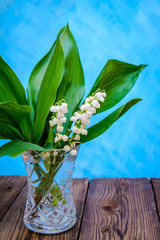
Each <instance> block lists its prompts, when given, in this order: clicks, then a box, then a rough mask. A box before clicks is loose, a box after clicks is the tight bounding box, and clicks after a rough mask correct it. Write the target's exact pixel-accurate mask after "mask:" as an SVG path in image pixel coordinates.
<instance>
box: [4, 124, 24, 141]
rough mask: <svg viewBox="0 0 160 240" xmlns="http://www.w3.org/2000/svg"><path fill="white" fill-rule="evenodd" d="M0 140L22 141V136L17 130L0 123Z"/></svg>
mask: <svg viewBox="0 0 160 240" xmlns="http://www.w3.org/2000/svg"><path fill="white" fill-rule="evenodd" d="M0 139H10V140H12V139H23V136H22V135H21V133H20V132H19V130H18V129H17V128H14V127H13V126H11V125H9V124H6V123H0Z"/></svg>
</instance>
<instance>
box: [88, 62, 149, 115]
mask: <svg viewBox="0 0 160 240" xmlns="http://www.w3.org/2000/svg"><path fill="white" fill-rule="evenodd" d="M146 66H147V65H139V66H137V65H133V64H129V63H125V62H121V61H118V60H114V59H113V60H109V61H108V62H107V64H106V65H105V66H104V68H103V69H102V71H101V73H100V75H99V76H98V78H97V80H96V82H95V84H94V85H93V87H92V89H91V91H90V93H89V95H91V93H92V92H95V91H96V90H97V89H98V88H100V89H101V90H103V89H104V90H105V91H106V93H107V97H106V99H105V102H104V103H101V108H100V109H98V110H97V113H100V112H103V111H105V110H107V109H110V108H112V107H113V106H115V105H116V104H117V103H118V102H120V101H121V100H122V99H123V98H124V97H125V96H126V94H127V93H128V92H129V91H130V90H131V89H132V87H133V86H134V84H135V82H136V80H137V78H138V75H139V74H140V72H141V71H142V70H143V69H144V68H145V67H146Z"/></svg>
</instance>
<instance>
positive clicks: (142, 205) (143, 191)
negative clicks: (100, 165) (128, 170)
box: [120, 178, 160, 240]
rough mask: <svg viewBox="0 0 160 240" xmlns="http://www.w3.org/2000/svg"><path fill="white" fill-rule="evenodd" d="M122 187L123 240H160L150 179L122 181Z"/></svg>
mask: <svg viewBox="0 0 160 240" xmlns="http://www.w3.org/2000/svg"><path fill="white" fill-rule="evenodd" d="M120 186H121V192H122V237H123V239H124V240H128V239H141V240H151V239H152V240H158V239H160V223H159V219H158V214H157V210H156V205H155V200H154V194H153V191H152V186H151V184H150V181H149V179H147V178H141V179H122V180H121V181H120Z"/></svg>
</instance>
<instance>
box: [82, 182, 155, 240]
mask: <svg viewBox="0 0 160 240" xmlns="http://www.w3.org/2000/svg"><path fill="white" fill-rule="evenodd" d="M101 239H102V240H111V239H115V240H119V239H123V240H158V239H160V223H159V219H158V214H157V211H156V205H155V201H154V194H153V191H152V187H151V184H150V182H149V180H148V179H147V178H143V179H93V180H92V181H91V184H90V187H89V192H88V198H87V202H86V206H85V210H84V216H83V221H82V227H81V231H80V240H101Z"/></svg>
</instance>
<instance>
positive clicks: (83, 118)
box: [49, 90, 106, 156]
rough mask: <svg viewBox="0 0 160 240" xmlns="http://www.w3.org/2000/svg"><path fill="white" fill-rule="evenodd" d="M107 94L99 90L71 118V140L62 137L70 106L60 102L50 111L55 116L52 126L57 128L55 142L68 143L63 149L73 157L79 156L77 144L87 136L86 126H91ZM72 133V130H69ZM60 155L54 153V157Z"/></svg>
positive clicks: (52, 119)
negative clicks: (93, 117) (94, 115)
mask: <svg viewBox="0 0 160 240" xmlns="http://www.w3.org/2000/svg"><path fill="white" fill-rule="evenodd" d="M105 97H106V93H105V92H104V90H103V91H101V90H97V91H96V92H95V93H93V94H92V96H89V97H87V98H86V99H85V102H84V104H82V105H81V106H80V109H79V110H78V111H77V112H75V113H74V115H73V116H71V118H70V121H72V122H74V124H73V126H72V128H71V130H72V131H73V134H72V136H71V137H70V138H69V137H68V136H67V135H62V134H61V132H63V130H64V127H63V126H62V125H63V123H65V122H66V120H67V119H66V117H65V116H64V114H65V113H67V112H68V105H67V103H66V102H64V101H63V102H62V101H59V102H58V103H56V104H55V105H53V106H51V108H50V111H51V112H53V116H52V118H51V120H50V121H49V123H50V126H51V127H54V126H56V131H57V132H56V136H55V140H54V142H55V143H57V142H60V141H62V140H63V142H66V145H65V146H64V145H63V146H64V147H63V149H64V151H65V152H69V151H70V154H71V155H72V156H75V155H77V150H76V149H75V146H76V144H75V142H74V141H80V139H81V137H80V135H87V134H88V130H87V129H86V126H87V125H89V124H90V118H91V117H92V116H93V114H95V113H96V109H98V108H100V103H103V102H104V101H105ZM69 131H70V130H69ZM57 154H58V153H57V152H54V154H53V155H54V156H56V155H57Z"/></svg>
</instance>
